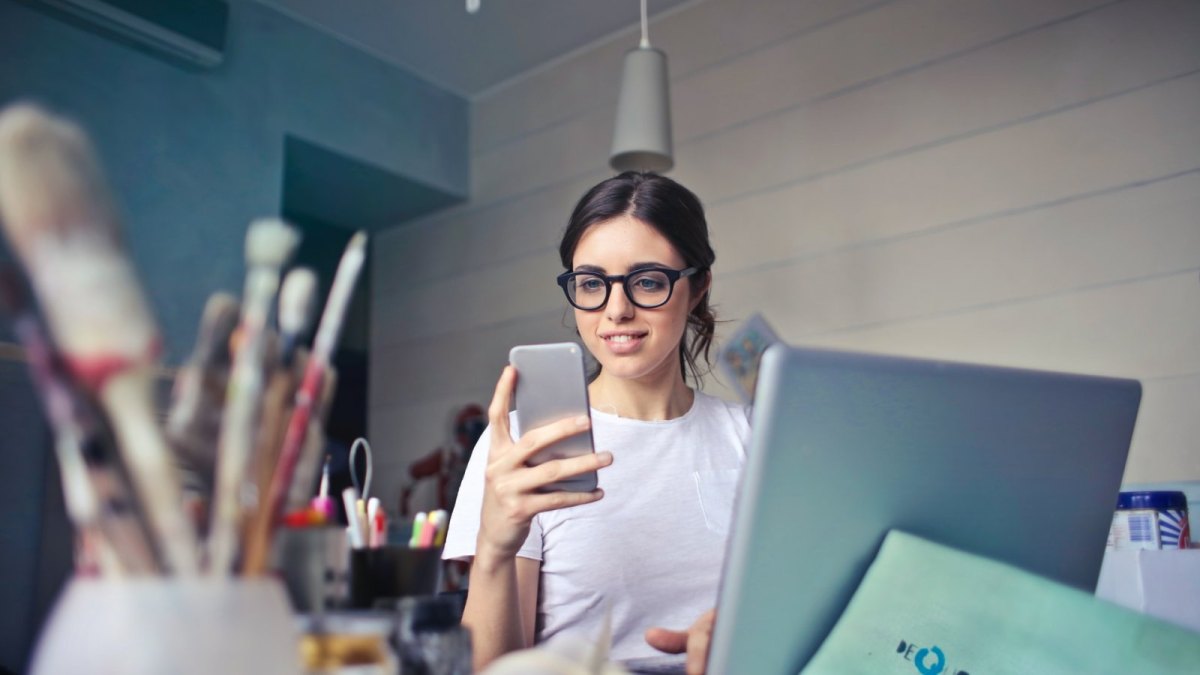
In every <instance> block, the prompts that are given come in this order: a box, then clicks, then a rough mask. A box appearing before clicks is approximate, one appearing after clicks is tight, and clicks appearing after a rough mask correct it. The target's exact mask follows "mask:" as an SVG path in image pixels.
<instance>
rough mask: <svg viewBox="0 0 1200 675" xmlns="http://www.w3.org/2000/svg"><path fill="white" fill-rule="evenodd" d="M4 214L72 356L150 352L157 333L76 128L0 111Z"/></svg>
mask: <svg viewBox="0 0 1200 675" xmlns="http://www.w3.org/2000/svg"><path fill="white" fill-rule="evenodd" d="M0 221H2V222H3V226H4V230H5V232H6V233H7V235H8V239H9V241H10V242H11V243H12V246H13V249H14V250H15V252H16V253H17V254H18V255H19V256H20V258H21V262H22V264H23V265H24V267H25V270H26V272H27V273H28V274H29V277H30V281H31V282H32V285H33V287H34V290H35V291H36V292H37V295H38V297H39V298H40V299H41V300H42V308H43V311H44V312H45V314H46V322H47V324H49V326H50V329H51V332H52V333H53V334H54V337H55V339H56V341H57V342H58V344H59V346H60V347H61V348H62V350H63V351H64V352H65V353H66V354H67V355H68V356H69V357H70V358H72V359H78V358H79V357H85V358H86V357H90V356H96V355H100V356H103V357H121V358H124V359H127V360H132V361H140V360H145V359H148V358H150V357H152V356H153V351H154V349H155V348H156V347H157V339H158V331H157V329H156V327H155V325H154V321H153V319H152V318H151V316H150V310H149V307H148V306H147V304H146V301H145V298H144V297H143V295H142V293H141V289H140V287H139V286H138V283H137V280H136V275H135V273H134V270H133V268H132V266H131V265H130V264H129V261H128V260H127V259H126V257H125V255H124V253H123V252H122V250H121V245H120V243H119V234H118V226H117V221H116V216H115V210H114V207H113V202H112V199H111V197H110V196H109V193H108V190H107V188H106V186H105V183H104V177H103V175H102V173H101V172H100V168H99V164H98V162H97V160H96V157H95V155H94V153H93V152H92V150H91V146H90V145H89V144H88V142H87V139H86V137H85V136H84V135H83V132H82V131H80V130H79V129H78V127H76V126H74V125H73V124H71V123H69V122H66V121H63V120H60V119H57V118H54V117H52V116H50V115H48V114H46V113H44V112H42V111H41V110H39V109H38V108H36V107H34V106H31V105H18V106H15V107H13V108H10V109H8V110H7V111H5V112H4V113H3V114H0Z"/></svg>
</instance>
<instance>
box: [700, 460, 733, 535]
mask: <svg viewBox="0 0 1200 675" xmlns="http://www.w3.org/2000/svg"><path fill="white" fill-rule="evenodd" d="M740 474H741V470H740V469H718V470H715V471H695V472H693V473H692V479H693V480H694V481H695V483H696V498H697V499H698V500H699V501H700V510H701V512H702V513H703V514H704V525H705V527H707V528H708V529H709V530H710V531H712V532H715V533H717V534H719V535H721V536H725V535H726V534H728V533H729V521H730V519H731V518H732V517H733V500H734V497H735V496H736V495H737V488H738V476H739V475H740Z"/></svg>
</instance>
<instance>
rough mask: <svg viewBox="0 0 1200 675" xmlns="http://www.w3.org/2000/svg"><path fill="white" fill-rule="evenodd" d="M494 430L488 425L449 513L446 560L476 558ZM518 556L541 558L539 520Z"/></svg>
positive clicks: (477, 444)
mask: <svg viewBox="0 0 1200 675" xmlns="http://www.w3.org/2000/svg"><path fill="white" fill-rule="evenodd" d="M514 424H515V421H514ZM491 431H492V428H491V426H490V425H489V426H488V428H487V429H485V430H484V432H483V435H482V436H480V437H479V442H478V443H476V444H475V449H474V450H472V451H471V459H470V460H469V461H468V462H467V470H466V472H464V474H463V480H462V485H461V486H460V487H459V488H458V498H457V499H456V500H455V502H454V510H453V511H452V512H451V514H450V527H449V529H448V530H447V531H446V545H445V547H444V548H443V549H442V558H443V559H444V560H467V561H469V560H470V559H471V558H474V557H475V540H476V538H477V537H478V536H479V519H480V516H481V514H482V512H483V482H484V475H483V474H484V470H485V469H487V462H488V452H489V451H490V450H491ZM517 555H518V556H520V557H522V558H532V559H534V560H541V559H542V528H541V524H540V523H539V519H538V518H537V517H535V518H534V519H533V522H532V523H531V524H530V526H529V536H528V537H526V538H525V543H524V544H522V545H521V549H520V550H519V551H517Z"/></svg>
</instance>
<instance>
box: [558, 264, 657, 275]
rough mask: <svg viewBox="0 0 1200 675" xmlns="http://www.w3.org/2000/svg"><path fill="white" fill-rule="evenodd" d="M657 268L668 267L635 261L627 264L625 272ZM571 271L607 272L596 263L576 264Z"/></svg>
mask: <svg viewBox="0 0 1200 675" xmlns="http://www.w3.org/2000/svg"><path fill="white" fill-rule="evenodd" d="M658 268H662V269H668V266H667V265H664V264H662V263H660V262H635V263H633V264H632V265H630V266H629V271H628V272H627V274H628V273H633V272H637V271H639V270H645V269H658ZM572 271H574V272H594V273H596V274H607V273H608V272H607V270H605V269H604V268H603V267H599V266H597V265H576V266H575V269H574V270H572Z"/></svg>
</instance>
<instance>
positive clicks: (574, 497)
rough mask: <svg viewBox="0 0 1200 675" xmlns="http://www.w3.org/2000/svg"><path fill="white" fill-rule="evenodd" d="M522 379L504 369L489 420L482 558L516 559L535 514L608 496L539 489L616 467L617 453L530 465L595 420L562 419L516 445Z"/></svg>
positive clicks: (529, 433) (479, 551) (599, 492)
mask: <svg viewBox="0 0 1200 675" xmlns="http://www.w3.org/2000/svg"><path fill="white" fill-rule="evenodd" d="M516 377H517V371H516V370H514V369H513V367H512V366H508V367H506V368H505V369H504V372H503V373H502V374H501V375H500V381H499V382H497V383H496V393H495V395H494V396H493V397H492V403H491V405H490V406H489V407H488V421H489V422H491V428H492V432H491V433H492V435H491V449H490V451H489V454H488V464H487V470H486V471H485V473H484V476H485V478H484V488H483V513H482V517H481V519H480V524H479V541H478V546H477V550H476V557H479V556H481V555H482V556H488V555H491V556H495V557H497V558H508V557H512V556H515V555H516V554H517V551H518V550H519V549H520V548H521V544H523V543H525V538H526V537H527V536H529V524H530V522H531V521H532V520H533V517H534V516H535V515H537V514H539V513H541V512H543V511H552V510H554V509H561V508H565V507H568V506H578V505H579V504H587V503H589V502H594V501H596V500H598V499H600V498H601V497H603V496H604V491H603V490H600V489H596V490H593V491H591V492H564V491H559V492H546V493H543V492H538V491H537V489H538V488H540V487H542V486H544V485H548V484H550V483H554V482H556V481H560V480H563V479H566V478H570V477H572V476H578V475H580V474H583V473H587V472H589V471H596V470H598V469H600V468H602V467H605V466H608V465H609V464H612V453H609V452H595V453H588V454H586V455H581V456H579V457H571V458H569V459H555V460H551V461H549V462H546V463H544V464H540V465H538V466H535V467H530V466H526V465H525V463H526V462H527V461H528V460H529V458H530V457H532V456H534V455H535V454H537V452H538V451H539V450H541V449H542V448H545V447H546V446H548V445H550V444H552V443H555V442H557V441H560V440H562V439H564V438H568V437H571V436H574V435H576V434H578V433H580V432H582V431H584V430H586V429H587V428H588V427H589V426H590V425H591V421H590V420H589V419H588V417H587V416H586V415H583V416H580V417H578V418H568V419H564V420H559V421H557V422H553V423H551V424H547V425H545V426H543V427H538V428H536V429H530V430H528V431H526V432H525V433H524V434H522V436H521V438H520V439H519V440H518V441H516V442H515V443H514V442H513V440H512V434H511V432H510V428H509V423H508V409H509V405H510V403H511V401H512V394H513V385H514V383H515V382H516Z"/></svg>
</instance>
